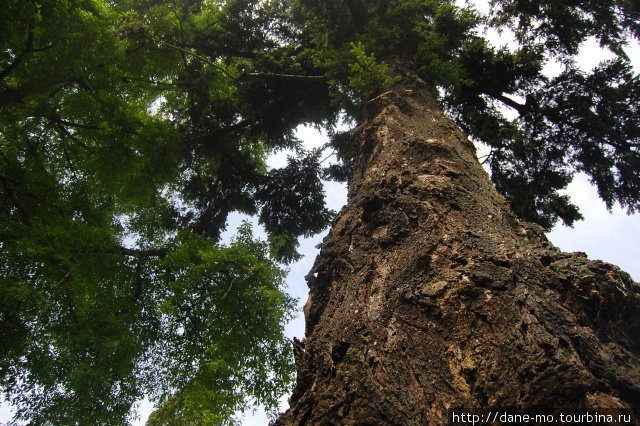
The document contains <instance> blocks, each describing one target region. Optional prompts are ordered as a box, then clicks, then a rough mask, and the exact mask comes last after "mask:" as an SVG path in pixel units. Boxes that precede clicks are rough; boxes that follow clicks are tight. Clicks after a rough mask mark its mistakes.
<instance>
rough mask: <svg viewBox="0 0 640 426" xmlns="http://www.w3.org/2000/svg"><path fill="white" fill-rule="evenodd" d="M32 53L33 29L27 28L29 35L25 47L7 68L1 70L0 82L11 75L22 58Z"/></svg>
mask: <svg viewBox="0 0 640 426" xmlns="http://www.w3.org/2000/svg"><path fill="white" fill-rule="evenodd" d="M32 51H33V29H31V28H29V35H27V45H26V46H25V48H24V50H23V51H22V53H20V54H19V55H18V56H16V58H15V59H14V60H13V62H12V63H10V64H9V66H8V67H6V68H5V69H3V70H2V71H1V72H0V80H4V78H5V77H6V76H7V75H9V74H10V73H11V71H13V70H14V69H16V68H17V67H18V66H19V65H20V64H21V63H22V61H23V60H24V58H25V57H26V56H27V55H28V54H29V53H31V52H32Z"/></svg>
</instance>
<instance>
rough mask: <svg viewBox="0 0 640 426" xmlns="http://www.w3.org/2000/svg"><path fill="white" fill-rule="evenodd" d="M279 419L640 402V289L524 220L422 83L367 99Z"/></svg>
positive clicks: (434, 416) (314, 275)
mask: <svg viewBox="0 0 640 426" xmlns="http://www.w3.org/2000/svg"><path fill="white" fill-rule="evenodd" d="M368 111H369V112H368V115H367V117H366V119H365V120H364V121H363V123H362V124H361V125H360V126H359V127H358V128H357V129H356V130H355V131H354V138H355V139H354V143H356V144H357V146H358V150H359V154H358V158H357V163H356V170H355V175H354V177H353V179H352V182H351V184H350V187H349V199H348V204H347V205H346V206H345V207H344V208H343V210H342V211H341V212H340V214H339V215H338V216H337V217H336V219H335V221H334V223H333V229H332V230H331V232H330V234H329V235H328V236H327V237H326V239H325V240H324V242H323V245H322V250H321V253H320V255H319V256H318V258H317V260H316V263H315V265H314V267H313V269H312V271H311V272H310V273H309V275H308V277H307V280H308V285H309V288H310V295H309V300H308V302H307V305H306V307H305V315H306V335H307V337H306V339H305V340H303V341H302V342H296V343H295V349H296V351H295V352H296V358H297V359H296V363H297V367H298V381H297V385H296V387H295V390H294V392H293V395H292V397H291V400H290V404H291V408H290V409H289V411H288V412H287V413H285V414H284V415H283V416H282V417H281V418H279V419H278V421H277V424H279V425H325V424H326V425H329V424H336V425H351V424H354V425H355V424H360V425H365V424H366V425H388V424H394V425H428V424H435V425H437V424H446V423H447V410H448V409H449V408H454V407H458V408H461V407H467V408H472V407H476V408H478V407H514V408H519V409H521V410H526V409H527V408H530V407H555V408H560V407H574V408H577V407H585V408H587V407H593V408H598V407H618V406H619V407H623V406H627V407H628V406H633V405H635V406H639V405H640V285H638V284H637V283H634V282H633V281H632V280H631V278H630V277H629V275H628V274H626V273H624V272H622V271H620V270H619V268H618V267H616V266H613V265H609V264H605V263H603V262H598V261H591V260H588V259H587V258H586V256H585V255H584V254H581V253H563V252H561V251H559V250H558V249H557V248H555V247H554V246H553V245H551V244H550V243H549V242H548V241H547V239H546V237H545V236H544V233H543V231H542V229H541V228H539V227H538V226H536V225H532V224H526V223H520V222H518V221H517V220H516V219H515V218H514V216H513V214H512V213H511V211H510V209H509V206H508V204H507V202H506V201H505V199H504V198H503V197H502V196H500V195H499V194H498V193H497V192H496V191H495V189H494V187H493V185H492V184H491V182H490V181H489V178H488V176H487V174H486V172H485V171H484V170H483V169H482V167H481V166H480V164H479V163H478V161H477V159H476V155H475V149H474V146H473V145H472V143H471V142H470V141H469V140H468V139H467V138H466V137H465V136H464V135H463V134H462V133H461V132H460V131H459V130H458V129H457V128H456V126H455V125H454V124H453V123H452V122H451V121H450V120H449V119H447V118H446V117H445V116H444V115H443V114H442V113H441V112H440V111H439V109H438V107H437V106H436V105H435V103H434V102H433V101H432V98H431V97H430V95H429V93H428V91H427V90H426V89H425V88H424V87H423V86H422V85H421V84H420V83H419V82H418V83H414V84H412V85H411V86H410V85H409V84H408V83H404V85H401V86H398V87H395V88H394V90H392V91H389V92H387V93H384V94H382V95H380V96H378V97H377V98H375V99H373V100H372V101H370V102H369V104H368Z"/></svg>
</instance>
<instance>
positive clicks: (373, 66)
mask: <svg viewBox="0 0 640 426" xmlns="http://www.w3.org/2000/svg"><path fill="white" fill-rule="evenodd" d="M350 46H351V50H350V53H351V54H353V56H354V57H355V62H353V63H352V64H349V71H350V74H351V75H350V76H349V85H350V86H351V87H352V88H354V89H355V90H357V91H358V92H360V93H361V94H362V95H363V96H364V97H365V98H367V97H369V96H370V95H371V94H373V93H375V92H377V91H379V90H380V89H382V88H383V87H386V86H390V85H392V84H393V83H396V82H398V81H400V80H401V77H400V76H395V77H391V76H389V75H388V74H387V69H388V65H387V64H386V63H384V62H381V63H377V62H376V56H375V55H374V54H373V53H371V54H370V55H367V54H366V51H365V47H364V44H362V42H358V43H357V44H356V43H353V42H351V43H350Z"/></svg>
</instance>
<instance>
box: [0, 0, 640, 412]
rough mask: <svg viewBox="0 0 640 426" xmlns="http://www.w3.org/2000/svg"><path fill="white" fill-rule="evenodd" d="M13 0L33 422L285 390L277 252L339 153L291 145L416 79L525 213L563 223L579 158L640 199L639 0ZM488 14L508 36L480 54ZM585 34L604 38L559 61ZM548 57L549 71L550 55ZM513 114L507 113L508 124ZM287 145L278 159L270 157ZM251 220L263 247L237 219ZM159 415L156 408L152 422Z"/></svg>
mask: <svg viewBox="0 0 640 426" xmlns="http://www.w3.org/2000/svg"><path fill="white" fill-rule="evenodd" d="M491 10H492V14H491V16H483V15H481V14H480V13H479V12H477V11H476V10H474V9H473V7H459V6H456V5H455V4H454V3H452V2H450V1H445V0H411V1H395V0H372V1H364V0H344V1H341V0H321V1H307V0H298V1H284V0H282V1H280V0H273V1H258V0H253V1H251V0H229V1H222V0H113V1H107V0H54V1H42V0H26V1H25V0H9V1H8V2H6V4H5V5H4V7H3V8H2V10H0V32H1V37H0V43H1V49H0V205H1V206H2V208H1V210H0V249H1V254H0V271H1V273H0V339H1V340H2V342H3V344H2V346H1V347H0V378H1V382H0V383H2V389H3V391H4V392H5V395H6V397H7V398H8V400H9V401H11V402H12V403H13V404H14V405H16V406H17V407H18V408H19V411H18V415H19V416H20V417H21V418H23V419H29V420H31V421H33V422H35V423H41V422H51V423H69V422H71V421H81V420H79V419H82V421H81V422H85V421H86V422H89V423H96V424H97V423H99V424H120V423H122V422H124V421H125V420H126V419H127V417H128V416H129V415H130V413H131V406H132V404H133V403H134V402H135V401H136V400H137V399H139V398H140V397H141V396H142V395H143V394H147V395H151V396H153V397H156V398H159V399H160V401H164V404H163V405H162V409H161V410H159V411H158V413H157V414H156V420H157V421H159V422H162V421H168V420H167V419H178V418H180V419H191V420H193V421H200V422H205V423H206V422H209V423H211V422H214V423H215V422H221V423H224V422H227V421H229V419H230V417H231V416H232V414H233V413H234V412H235V411H237V410H239V409H242V408H243V407H246V406H247V405H248V404H249V403H250V402H258V403H263V404H266V405H267V406H269V407H272V408H273V407H275V406H276V405H277V398H278V397H279V395H281V394H282V393H284V392H285V391H286V389H287V386H288V383H289V382H290V380H291V375H292V366H291V361H290V356H289V352H290V349H289V344H288V342H287V341H286V339H284V337H283V334H282V331H283V326H284V323H285V322H286V321H287V320H288V319H289V318H290V316H291V314H292V311H293V306H294V302H293V300H291V298H289V297H288V296H287V295H286V294H285V293H284V291H283V281H282V280H283V274H284V272H283V271H282V263H287V262H290V261H292V260H295V259H296V258H297V257H298V256H299V254H298V253H297V251H296V247H297V244H298V243H297V239H298V238H299V237H300V236H307V235H311V234H313V233H317V232H320V231H322V230H323V229H324V228H325V227H326V226H327V225H328V223H329V221H330V219H331V217H332V212H330V211H329V210H327V209H326V208H325V206H324V200H323V191H322V186H321V178H322V177H323V176H324V177H327V178H336V179H341V180H346V179H349V171H350V169H351V166H352V164H353V155H354V154H353V147H351V146H350V145H349V142H348V138H347V137H345V135H344V134H340V133H333V132H332V134H333V137H332V139H331V142H330V146H329V147H328V148H331V149H333V150H334V151H335V152H336V154H337V157H338V158H339V159H340V160H341V162H340V164H338V165H334V166H331V167H329V168H327V169H325V170H322V165H321V158H322V157H321V155H320V153H319V152H305V151H303V150H302V148H301V144H300V141H298V140H296V138H295V137H294V129H295V128H296V127H297V126H298V125H300V124H311V125H316V126H324V127H326V128H328V129H330V130H331V129H333V126H334V125H335V123H336V122H337V120H338V119H339V117H340V116H341V115H346V117H347V119H351V120H353V121H355V122H357V121H358V120H359V119H361V118H362V117H361V114H363V113H364V109H363V105H365V103H366V102H367V100H369V99H371V98H373V97H375V96H376V95H377V94H379V93H380V92H381V91H383V90H385V88H387V87H388V86H390V85H392V84H394V83H395V82H397V81H398V80H399V79H400V78H401V75H402V73H404V72H407V71H410V72H415V73H417V74H418V75H419V76H420V77H421V78H422V79H424V80H425V81H426V82H427V83H428V84H429V85H430V86H431V87H432V88H433V90H434V94H436V95H437V97H438V101H439V102H440V103H441V105H442V107H443V108H444V109H445V111H446V112H448V113H449V114H450V115H451V116H452V117H454V119H455V120H456V121H457V123H458V124H459V125H460V126H461V128H462V129H463V130H464V131H465V132H466V133H468V134H469V135H470V136H472V137H473V138H475V139H477V140H478V141H480V142H483V143H485V144H487V145H488V146H489V147H490V149H491V153H490V156H489V158H488V159H487V161H488V162H489V164H490V167H491V171H492V179H493V181H494V183H495V184H496V187H497V188H498V190H499V191H501V192H502V193H503V194H504V195H505V196H506V197H507V198H508V199H509V200H510V201H511V203H512V206H513V208H514V211H515V212H516V214H517V215H519V216H520V217H521V218H522V219H526V220H531V221H536V222H538V223H539V224H541V225H542V226H544V227H546V228H549V227H551V226H552V225H553V224H554V223H555V222H556V221H557V220H558V219H561V220H563V221H564V222H565V223H568V224H571V223H572V222H573V221H575V220H577V219H579V218H580V213H579V211H578V208H577V207H576V206H574V205H572V204H571V203H570V201H569V199H568V197H566V196H564V195H561V194H560V193H559V191H560V190H561V189H563V188H565V187H566V186H567V184H568V183H569V182H570V181H571V177H572V176H573V174H575V173H576V172H585V173H586V174H587V175H588V176H589V177H590V179H591V180H592V182H593V183H594V184H595V185H596V186H597V188H598V191H599V193H600V196H601V197H602V199H603V200H604V201H605V202H606V203H607V205H608V206H612V205H614V204H615V203H619V204H620V205H622V206H623V207H625V208H627V209H628V211H629V212H634V211H636V210H638V207H640V154H639V152H638V147H639V144H640V123H639V120H638V118H637V117H638V116H640V78H639V76H638V75H634V73H633V70H632V68H631V65H630V63H629V59H628V58H627V57H626V55H625V53H624V52H625V50H624V47H625V43H627V42H628V40H630V39H631V40H637V39H638V37H640V9H638V6H637V5H636V3H635V2H630V1H625V0H611V1H605V2H603V1H586V0H585V1H578V0H576V1H571V2H566V1H565V2H559V1H555V0H548V1H544V2H539V1H507V0H494V1H492V9H491ZM488 26H492V27H496V28H499V29H503V30H510V31H513V32H514V34H515V36H516V40H517V44H518V46H517V47H515V48H514V47H511V48H508V47H495V46H493V45H492V44H490V43H489V41H487V40H486V39H485V37H484V36H483V29H484V28H486V27H488ZM593 38H595V39H596V40H597V41H598V42H599V43H600V45H601V46H603V47H604V48H606V49H609V50H610V51H612V52H613V53H614V54H615V59H613V60H609V61H605V62H603V63H601V64H600V66H598V67H596V68H595V69H593V70H592V71H591V72H590V73H586V72H584V71H582V70H580V69H579V68H578V67H577V65H576V64H575V63H574V61H573V58H574V57H575V55H576V53H577V51H578V49H579V47H580V45H581V44H582V43H583V42H584V41H585V40H588V39H593ZM549 61H558V62H559V63H560V64H561V65H562V71H561V72H560V73H559V74H558V75H556V76H554V77H547V76H545V75H544V74H543V68H544V66H545V65H546V64H547V63H548V62H549ZM501 106H507V107H509V108H511V110H512V111H514V112H515V113H517V118H516V119H507V118H505V117H504V116H503V115H502V113H501V108H500V107H501ZM283 149H292V150H293V152H295V154H296V155H295V156H292V157H291V158H290V159H289V162H288V165H287V167H285V168H282V169H272V170H269V168H268V167H267V164H266V158H267V155H269V154H271V153H274V152H277V151H280V150H283ZM234 211H236V212H242V213H246V214H249V215H256V216H257V217H258V218H259V220H260V222H261V224H262V225H263V226H264V228H265V230H266V232H267V234H268V235H269V241H268V242H263V241H259V240H257V239H255V238H254V237H253V236H252V234H251V230H250V228H249V227H248V226H243V227H241V228H240V229H239V230H238V231H237V234H236V237H235V239H234V240H233V241H232V242H230V243H224V242H223V241H221V233H222V231H223V230H225V225H226V222H227V217H228V215H229V214H230V213H231V212H234ZM163 419H164V420H163Z"/></svg>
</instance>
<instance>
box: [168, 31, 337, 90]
mask: <svg viewBox="0 0 640 426" xmlns="http://www.w3.org/2000/svg"><path fill="white" fill-rule="evenodd" d="M158 43H159V44H161V45H165V46H168V47H171V48H172V49H177V50H179V51H180V52H182V53H185V54H187V55H190V56H193V57H194V58H196V59H198V60H200V61H202V62H204V63H206V64H208V65H211V66H212V67H214V68H215V69H217V70H218V71H220V72H221V73H223V74H224V75H226V76H227V77H229V78H231V79H233V80H239V79H240V78H242V77H259V78H261V77H270V78H284V79H289V80H324V79H325V76H324V75H300V74H280V73H271V72H244V73H241V74H239V75H233V74H231V73H230V72H229V71H227V70H226V69H224V68H223V67H221V66H220V65H218V64H216V63H215V62H213V61H211V60H210V59H209V58H206V57H204V56H202V55H200V54H198V53H196V52H194V51H192V50H189V49H186V48H184V47H181V46H178V45H175V44H173V43H169V42H167V41H164V40H159V41H158Z"/></svg>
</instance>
